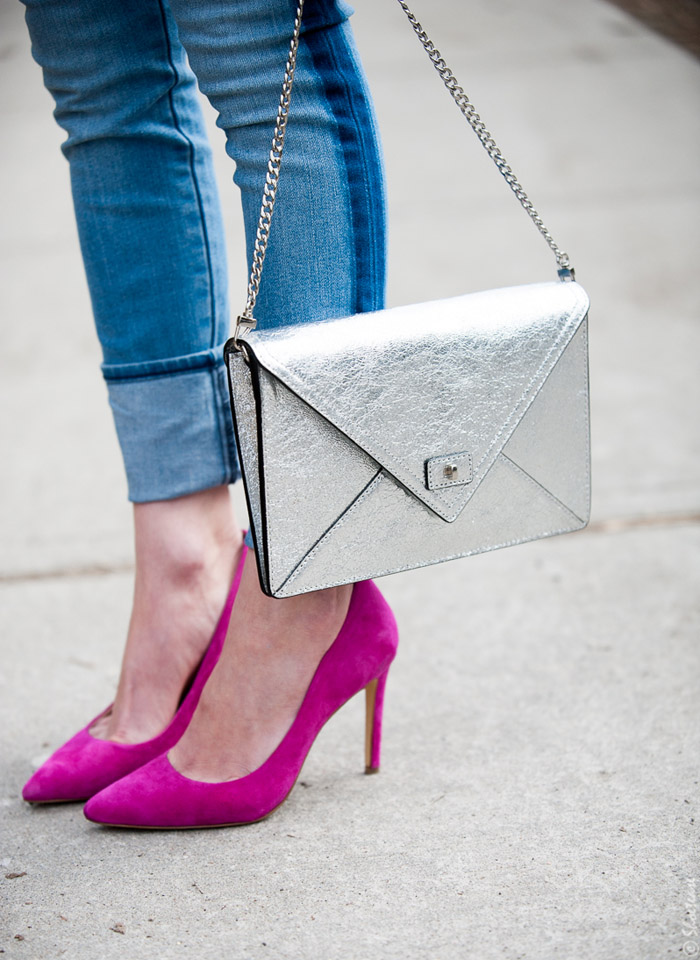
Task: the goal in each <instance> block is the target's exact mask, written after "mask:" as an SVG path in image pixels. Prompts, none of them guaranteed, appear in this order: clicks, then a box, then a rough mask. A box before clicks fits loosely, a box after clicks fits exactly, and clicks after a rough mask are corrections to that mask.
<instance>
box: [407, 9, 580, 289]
mask: <svg viewBox="0 0 700 960" xmlns="http://www.w3.org/2000/svg"><path fill="white" fill-rule="evenodd" d="M397 2H398V4H399V6H400V7H401V9H402V10H403V11H404V13H405V14H406V16H407V17H408V19H409V21H410V23H411V26H412V27H413V29H414V31H415V33H416V36H417V37H418V39H419V40H420V42H421V43H422V44H423V47H424V48H425V52H426V53H427V54H428V56H429V57H430V60H431V62H432V64H433V66H434V67H435V69H436V70H437V72H438V74H439V75H440V77H441V79H442V82H443V83H444V84H445V86H446V87H447V89H448V90H449V92H450V94H451V96H452V99H453V100H454V101H455V103H456V104H457V106H458V107H459V109H460V110H461V112H462V114H463V115H464V117H465V119H466V121H467V123H468V124H469V126H470V127H471V128H472V130H473V131H474V133H475V134H476V135H477V137H478V138H479V140H480V141H481V145H482V147H483V148H484V150H486V152H487V153H488V155H489V156H490V157H491V159H492V160H493V162H494V163H495V164H496V167H497V168H498V170H499V171H500V173H501V175H502V176H503V178H504V180H505V181H506V183H507V184H508V186H509V187H510V189H511V190H512V191H513V193H514V194H515V196H516V197H517V198H518V200H519V201H520V205H521V206H522V208H523V210H524V211H525V212H526V213H527V215H528V216H529V217H530V219H531V220H532V222H533V223H534V224H535V226H536V227H537V229H538V230H539V231H540V233H541V234H542V236H543V237H544V239H545V241H546V242H547V245H548V247H549V249H550V250H551V251H552V253H553V254H554V256H555V257H556V261H557V264H558V265H559V269H560V270H562V271H565V272H566V271H570V272H572V273H573V267H572V266H571V260H570V259H569V256H568V254H566V253H564V251H563V250H561V249H560V247H559V246H558V245H557V244H556V243H555V241H554V237H552V235H551V233H550V232H549V230H548V229H547V227H546V226H545V225H544V222H543V220H542V217H541V216H540V215H539V213H538V212H537V210H535V208H534V206H533V204H532V201H531V200H530V198H529V197H528V195H527V194H526V193H525V190H524V189H523V186H522V184H521V183H520V181H519V180H518V178H517V177H516V176H515V174H514V173H513V171H512V170H511V168H510V166H509V164H508V162H507V160H506V158H505V157H504V156H503V154H502V153H501V151H500V149H499V148H498V145H497V144H496V141H495V140H494V139H493V137H492V136H491V134H490V133H489V131H488V130H487V129H486V126H485V125H484V122H483V120H482V119H481V117H480V116H479V114H478V113H477V112H476V108H475V106H474V104H473V103H472V102H471V100H470V99H469V97H468V96H467V95H466V93H465V92H464V89H463V88H462V87H461V86H460V85H459V83H457V78H456V77H455V75H454V74H453V73H452V71H451V70H450V68H449V67H448V66H447V64H446V63H445V61H444V59H443V58H442V56H441V54H440V51H439V50H438V49H437V48H436V46H435V44H434V43H433V41H432V40H431V39H430V37H429V36H428V34H427V33H426V32H425V30H424V29H423V27H422V26H421V24H420V23H419V22H418V20H417V19H416V17H415V15H414V14H413V13H412V11H411V10H410V8H409V6H408V4H407V3H406V0H397Z"/></svg>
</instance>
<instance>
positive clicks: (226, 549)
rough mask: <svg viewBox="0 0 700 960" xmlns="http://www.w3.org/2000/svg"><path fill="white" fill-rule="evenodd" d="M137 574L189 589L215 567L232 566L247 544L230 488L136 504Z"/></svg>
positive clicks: (138, 577)
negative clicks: (236, 514) (243, 543)
mask: <svg viewBox="0 0 700 960" xmlns="http://www.w3.org/2000/svg"><path fill="white" fill-rule="evenodd" d="M134 543H135V553H136V578H137V584H138V582H139V580H142V581H145V582H148V583H149V584H153V585H154V586H157V585H158V583H159V582H160V583H163V584H166V585H177V586H178V587H187V586H188V585H194V584H195V583H197V582H198V581H200V580H201V577H202V576H203V575H206V572H207V571H210V570H211V569H212V567H220V566H224V567H229V568H232V566H233V563H234V562H235V558H236V556H237V555H238V552H239V550H240V547H241V544H242V533H241V530H240V527H239V526H238V523H237V521H236V517H235V514H234V511H233V507H232V504H231V500H230V497H229V492H228V487H224V486H222V487H214V488H212V489H210V490H202V491H199V492H197V493H193V494H189V495H187V496H184V497H178V498H176V499H173V500H160V501H153V502H151V503H137V504H134Z"/></svg>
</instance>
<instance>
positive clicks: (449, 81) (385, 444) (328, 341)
mask: <svg viewBox="0 0 700 960" xmlns="http://www.w3.org/2000/svg"><path fill="white" fill-rule="evenodd" d="M398 3H399V4H400V5H401V7H402V8H403V9H404V11H405V12H406V14H407V16H408V17H409V20H410V21H411V24H412V25H413V28H414V30H415V31H416V33H417V35H418V37H419V39H420V40H421V42H422V43H423V46H424V47H425V49H426V51H427V52H428V55H429V56H430V59H431V60H432V62H433V64H434V65H435V67H436V69H437V71H438V73H439V74H440V76H441V77H442V79H443V81H444V83H445V85H446V87H447V89H448V90H449V91H450V93H451V95H452V96H453V98H454V99H455V101H456V103H457V105H458V106H459V108H460V110H461V111H462V113H463V114H464V116H465V117H466V119H467V120H468V122H469V124H470V125H471V127H472V129H473V130H474V131H475V133H476V134H477V136H478V137H479V139H480V141H481V143H482V144H483V145H484V147H485V148H486V150H487V151H488V153H489V155H490V156H491V157H492V159H493V160H494V162H495V163H496V166H497V167H498V169H499V170H500V171H501V173H502V174H503V176H504V177H505V179H506V181H507V182H508V184H509V186H510V187H511V189H512V190H513V192H514V193H515V195H516V197H517V198H518V200H519V201H520V203H521V204H522V206H523V207H524V209H525V210H526V212H527V213H528V214H529V216H530V217H531V218H532V220H533V221H534V223H535V225H536V226H537V227H538V229H539V231H540V233H541V234H542V236H543V237H544V239H545V240H546V242H547V243H548V245H549V246H550V248H551V250H552V252H553V253H554V255H555V257H556V260H557V264H558V267H559V271H558V273H559V280H558V281H554V282H550V283H536V284H528V285H525V286H518V287H510V288H505V289H499V290H488V291H485V292H482V293H472V294H467V295H465V296H461V297H454V298H451V299H448V300H439V301H436V302H434V303H422V304H415V305H411V306H407V307H396V308H394V309H388V310H380V311H376V312H374V313H363V314H357V315H356V316H352V317H343V318H341V319H332V320H325V321H322V322H317V323H300V324H296V325H291V326H285V327H281V328H279V329H276V330H266V331H261V332H253V330H254V327H255V320H254V318H253V308H254V305H255V299H256V296H257V291H258V287H259V283H260V275H261V270H262V264H263V260H264V256H265V249H266V247H267V240H268V236H269V230H270V222H271V217H272V211H273V206H274V200H275V194H276V190H277V183H278V180H279V170H280V161H281V157H282V148H283V144H284V133H285V128H286V123H287V117H288V112H289V102H290V94H291V89H292V82H293V78H294V67H295V62H296V52H297V47H298V42H299V29H300V24H301V16H302V12H303V6H304V0H300V2H299V7H298V10H297V17H296V22H295V26H294V36H293V39H292V43H291V46H290V53H289V59H288V62H287V70H286V73H285V79H284V85H283V90H282V96H281V99H280V108H279V112H278V117H277V125H276V129H275V136H274V140H273V147H272V151H271V154H270V163H269V166H268V177H267V184H266V187H265V193H264V198H263V204H262V210H261V216H260V224H259V227H258V236H257V240H256V245H255V254H254V260H253V267H252V273H251V279H250V283H249V286H248V300H247V303H246V308H245V310H244V312H243V314H242V316H241V317H239V318H238V320H237V323H236V328H235V332H234V335H233V337H232V339H231V340H229V342H228V343H227V345H226V360H227V366H228V371H229V384H230V388H231V402H232V407H233V418H234V426H235V432H236V440H237V443H238V450H239V456H240V459H241V465H242V469H243V478H244V483H245V489H246V496H247V501H248V509H249V513H250V521H251V529H252V533H253V538H254V542H255V547H256V555H257V559H258V570H259V574H260V582H261V585H262V588H263V590H264V591H265V593H267V594H268V595H269V596H273V597H290V596H294V595H295V594H300V593H305V592H307V591H310V590H320V589H322V588H324V587H330V586H335V585H337V584H341V583H349V582H352V581H356V580H364V579H368V578H370V577H379V576H383V575H384V574H389V573H396V572H398V571H401V570H409V569H412V568H414V567H420V566H424V565H426V564H430V563H438V562H440V561H442V560H451V559H454V558H456V557H464V556H468V555H470V554H475V553H481V552H483V551H486V550H494V549H496V548H498V547H505V546H510V545H512V544H516V543H524V542H526V541H528V540H535V539H537V538H540V537H548V536H553V535H554V534H558V533H567V532H569V531H572V530H577V529H580V528H581V527H584V526H585V525H586V523H587V522H588V517H589V502H590V470H589V449H590V441H589V425H588V343H587V316H588V297H587V295H586V293H585V291H584V290H583V288H582V287H581V286H579V284H577V283H576V282H575V280H574V271H573V268H572V266H571V263H570V261H569V258H568V256H567V255H566V254H565V253H564V252H562V251H561V250H560V249H559V247H558V246H557V245H556V244H555V242H554V240H553V239H552V237H551V235H550V234H549V231H548V230H547V229H546V227H545V226H544V224H543V223H542V220H541V218H540V217H539V215H538V214H537V212H536V211H535V209H534V207H533V206H532V203H531V202H530V200H529V198H528V197H527V195H526V194H525V192H524V190H523V188H522V186H521V185H520V183H519V182H518V180H517V179H516V177H515V176H514V174H513V173H512V171H511V169H510V167H509V166H508V165H507V163H506V161H505V159H504V157H503V155H502V154H501V152H500V150H499V149H498V147H497V146H496V144H495V142H494V141H493V138H492V137H491V135H490V133H489V132H488V130H486V128H485V127H484V124H483V123H482V121H481V119H480V118H479V115H478V114H477V113H476V111H475V109H474V107H473V105H472V104H471V102H470V101H469V99H468V97H467V95H466V94H465V93H464V91H463V89H462V88H461V87H460V86H459V85H458V84H457V82H456V80H455V78H454V75H453V74H452V72H451V71H450V69H449V68H448V67H447V65H446V64H445V62H444V60H443V59H442V57H441V56H440V53H439V52H438V51H437V50H436V49H435V47H434V45H433V43H432V41H431V40H429V39H428V37H427V35H426V34H425V32H424V30H423V29H422V27H421V25H420V24H419V23H418V21H417V20H416V18H415V17H414V16H413V14H412V13H411V12H410V10H409V9H408V7H407V5H406V3H405V2H404V0H398Z"/></svg>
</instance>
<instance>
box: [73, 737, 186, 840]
mask: <svg viewBox="0 0 700 960" xmlns="http://www.w3.org/2000/svg"><path fill="white" fill-rule="evenodd" d="M179 779H180V774H178V773H177V771H176V770H175V769H174V768H173V767H172V766H171V764H170V761H169V760H168V758H167V755H166V754H162V755H161V756H159V757H156V758H155V759H154V760H152V761H151V762H150V763H147V764H145V765H144V766H143V767H140V768H139V769H138V770H135V771H134V772H133V773H131V774H129V775H128V776H126V777H123V778H122V779H121V780H117V781H116V782H115V783H112V784H111V785H110V786H108V787H106V788H105V789H104V790H101V791H100V792H99V793H97V794H95V795H94V796H93V797H92V798H91V799H90V800H89V801H88V802H87V804H86V805H85V808H84V811H83V812H84V813H85V816H86V817H87V819H88V820H91V821H92V822H93V823H101V824H103V825H105V826H111V827H150V828H152V829H158V828H161V829H167V828H170V827H174V826H178V825H179V823H178V820H179V814H178V813H177V812H176V811H174V809H173V807H174V806H177V803H176V802H175V803H174V798H175V796H176V795H177V790H174V789H173V781H176V780H179Z"/></svg>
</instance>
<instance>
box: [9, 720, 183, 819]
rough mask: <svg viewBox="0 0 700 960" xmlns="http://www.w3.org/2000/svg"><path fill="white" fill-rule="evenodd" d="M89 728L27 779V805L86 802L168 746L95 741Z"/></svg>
mask: <svg viewBox="0 0 700 960" xmlns="http://www.w3.org/2000/svg"><path fill="white" fill-rule="evenodd" d="M93 723H94V721H93ZM91 726H92V723H90V724H88V725H87V727H85V728H84V729H83V730H81V731H80V732H79V733H77V734H76V735H75V736H74V737H73V738H72V739H70V740H69V741H68V742H67V743H64V744H63V746H62V747H59V748H58V750H56V752H55V753H53V754H52V755H51V756H50V757H49V758H48V760H46V761H45V762H44V763H43V764H42V765H41V766H40V767H39V769H38V770H37V771H36V773H34V774H33V775H32V776H31V777H30V778H29V780H28V781H27V783H26V784H25V785H24V789H23V790H22V797H23V798H24V799H25V800H26V801H27V802H28V803H65V802H68V801H76V802H77V801H83V800H87V799H88V798H89V797H91V796H93V795H94V794H95V793H98V792H99V791H100V790H103V789H104V788H105V787H106V786H108V785H109V784H110V783H113V782H114V781H115V780H118V779H120V778H121V777H124V776H126V775H127V774H129V773H131V771H132V770H135V769H137V768H138V767H140V766H141V765H142V764H144V763H147V762H148V761H149V760H151V759H152V758H153V756H154V755H156V754H157V753H159V752H160V750H161V749H163V748H164V747H169V746H170V744H169V743H164V744H162V745H161V742H160V738H156V739H155V740H152V741H149V742H147V743H143V744H125V743H114V742H113V741H111V740H98V739H96V738H95V737H93V736H92V735H91V733H90V727H91Z"/></svg>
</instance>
